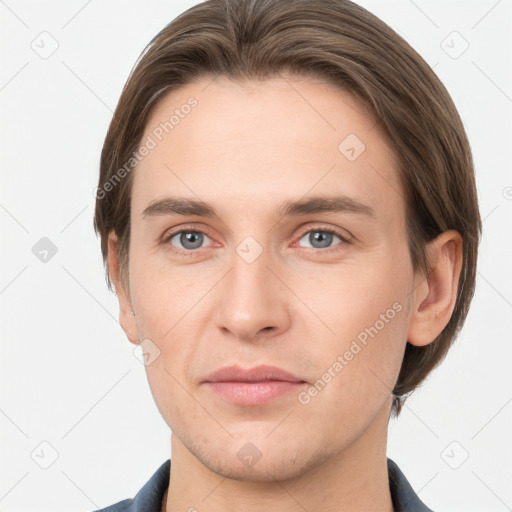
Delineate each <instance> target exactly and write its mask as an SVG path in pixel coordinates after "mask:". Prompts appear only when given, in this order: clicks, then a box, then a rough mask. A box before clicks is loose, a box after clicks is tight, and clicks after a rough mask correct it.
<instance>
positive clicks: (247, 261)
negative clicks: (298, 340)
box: [218, 237, 287, 339]
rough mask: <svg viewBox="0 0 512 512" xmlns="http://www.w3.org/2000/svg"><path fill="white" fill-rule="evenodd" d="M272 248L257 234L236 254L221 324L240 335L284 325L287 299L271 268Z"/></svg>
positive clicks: (226, 288) (252, 333) (238, 248)
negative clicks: (256, 237) (262, 242)
mask: <svg viewBox="0 0 512 512" xmlns="http://www.w3.org/2000/svg"><path fill="white" fill-rule="evenodd" d="M271 260H272V255H271V253H270V251H267V250H265V248H264V247H263V245H262V244H260V243H258V242H257V241H256V240H255V239H254V238H253V237H246V238H245V239H244V240H242V242H240V244H239V245H238V246H237V247H236V249H235V252H234V253H233V255H232V264H231V271H230V272H229V273H228V275H227V276H226V282H225V286H224V289H223V292H222V293H223V300H222V301H221V302H222V307H221V308H220V310H219V312H218V314H219V317H218V322H219V326H220V327H222V328H225V329H228V330H229V331H231V332H232V334H234V335H236V336H237V337H240V338H248V339H250V338H251V337H254V336H256V335H257V333H258V332H259V331H260V330H262V329H265V328H269V327H272V328H274V329H275V330H281V329H282V328H284V326H285V325H284V324H285V323H286V321H287V320H286V319H287V307H286V298H285V297H284V296H283V291H282V290H280V289H279V283H278V282H277V281H278V280H277V279H276V277H275V275H274V273H273V272H271V271H270V270H269V268H268V267H271V266H273V262H272V261H271Z"/></svg>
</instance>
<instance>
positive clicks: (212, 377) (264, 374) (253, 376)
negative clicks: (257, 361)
mask: <svg viewBox="0 0 512 512" xmlns="http://www.w3.org/2000/svg"><path fill="white" fill-rule="evenodd" d="M269 380H281V381H286V382H304V380H302V379H300V378H299V377H297V376H295V375H293V374H291V373H289V372H287V371H285V370H283V369H282V368H279V367H277V366H268V365H260V366H255V367H254V368H248V369H243V368H241V367H240V366H237V365H233V366H225V367H224V368H220V369H219V370H216V371H214V372H213V373H210V374H209V375H208V376H207V377H206V379H205V382H261V381H269Z"/></svg>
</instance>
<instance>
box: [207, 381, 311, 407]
mask: <svg viewBox="0 0 512 512" xmlns="http://www.w3.org/2000/svg"><path fill="white" fill-rule="evenodd" d="M206 384H207V385H208V387H209V388H210V389H211V390H212V391H213V392H214V393H216V394H218V395H220V396H221V397H223V398H224V399H225V400H227V401H228V402H231V403H232V404H235V405H264V404H268V403H270V402H272V401H273V400H275V399H276V398H278V397H280V396H283V395H289V394H291V393H298V392H299V390H300V389H301V388H302V387H303V386H305V385H306V383H305V382H287V381H282V380H269V381H261V382H207V383H206Z"/></svg>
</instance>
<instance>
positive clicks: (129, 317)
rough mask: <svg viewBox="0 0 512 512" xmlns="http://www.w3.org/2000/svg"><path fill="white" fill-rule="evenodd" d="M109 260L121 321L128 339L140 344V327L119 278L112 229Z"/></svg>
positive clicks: (109, 238)
mask: <svg viewBox="0 0 512 512" xmlns="http://www.w3.org/2000/svg"><path fill="white" fill-rule="evenodd" d="M107 262H108V272H109V275H110V279H111V281H112V283H113V284H114V288H115V290H116V295H117V298H118V299H119V323H120V325H121V327H122V328H123V331H124V332H125V334H126V336H127V337H128V339H129V340H130V341H131V342H132V343H133V344H135V345H138V344H139V336H138V327H137V321H136V318H135V314H134V313H133V308H132V305H131V300H130V297H129V295H128V293H127V292H126V290H124V289H123V287H122V285H121V281H120V279H119V257H118V240H117V235H116V234H115V232H114V231H111V232H110V234H109V237H108V254H107Z"/></svg>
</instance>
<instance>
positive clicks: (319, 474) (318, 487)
mask: <svg viewBox="0 0 512 512" xmlns="http://www.w3.org/2000/svg"><path fill="white" fill-rule="evenodd" d="M388 420H389V411H388V410H387V408H385V409H383V411H381V412H380V413H379V414H378V415H377V417H376V418H375V420H374V421H373V423H372V424H371V425H370V426H369V427H368V428H367V429H366V431H365V432H363V434H361V436H360V437H359V438H358V439H357V440H356V441H354V442H353V443H352V444H351V445H350V446H348V447H346V448H345V449H344V450H343V451H341V452H339V453H333V454H332V456H331V457H330V458H328V459H327V460H326V461H324V462H323V463H321V464H319V465H317V466H315V467H314V468H313V469H310V470H308V471H307V472H305V473H304V474H302V475H300V476H299V477H297V478H293V479H287V480H270V481H266V482H262V481H257V482H254V481H242V480H234V479H230V478H228V477H222V476H220V475H218V474H217V473H215V472H213V471H211V470H210V469H209V468H208V467H206V466H205V465H204V464H203V463H202V462H201V461H200V460H198V458H197V457H195V456H194V455H193V454H192V453H191V452H190V451H189V450H188V449H187V448H186V447H185V446H184V445H183V444H182V443H181V441H180V440H179V439H178V438H177V437H176V436H175V435H172V436H171V452H172V458H171V477H170V483H169V488H168V493H166V496H165V498H164V503H163V507H162V512H178V511H184V510H185V511H190V512H197V510H202V509H205V508H207V509H208V511H209V512H231V511H233V512H234V511H237V512H255V511H260V510H265V511H268V512H277V511H280V512H304V510H337V511H350V512H362V511H368V510H372V511H373V512H393V504H392V499H391V493H390V488H389V479H388V478H389V477H388V471H387V459H386V444H387V427H388Z"/></svg>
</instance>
